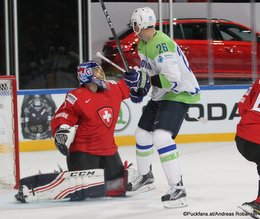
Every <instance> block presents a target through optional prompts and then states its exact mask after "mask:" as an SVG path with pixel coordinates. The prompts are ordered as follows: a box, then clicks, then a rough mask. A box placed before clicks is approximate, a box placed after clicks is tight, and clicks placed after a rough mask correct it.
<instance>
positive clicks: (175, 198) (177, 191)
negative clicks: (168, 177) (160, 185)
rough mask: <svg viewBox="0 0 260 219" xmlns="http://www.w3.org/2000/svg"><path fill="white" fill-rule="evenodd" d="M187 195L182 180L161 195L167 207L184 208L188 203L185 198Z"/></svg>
mask: <svg viewBox="0 0 260 219" xmlns="http://www.w3.org/2000/svg"><path fill="white" fill-rule="evenodd" d="M186 196H187V195H186V191H185V188H184V186H183V183H182V181H180V182H179V183H178V184H176V185H174V186H172V187H171V188H170V189H169V190H168V192H167V193H166V194H165V195H163V196H162V197H161V201H162V203H163V205H164V207H165V208H182V207H186V206H187V205H188V204H187V202H186V199H185V198H186Z"/></svg>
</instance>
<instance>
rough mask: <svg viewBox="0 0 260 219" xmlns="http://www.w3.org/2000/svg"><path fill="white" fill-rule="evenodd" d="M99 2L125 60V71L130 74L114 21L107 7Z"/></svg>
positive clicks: (100, 0) (101, 0) (101, 1)
mask: <svg viewBox="0 0 260 219" xmlns="http://www.w3.org/2000/svg"><path fill="white" fill-rule="evenodd" d="M99 2H100V4H101V7H102V10H103V12H104V15H105V17H106V20H107V23H108V26H109V27H110V30H111V32H112V34H113V37H114V40H115V42H116V45H117V48H118V51H119V53H120V56H121V58H122V60H123V63H124V66H125V69H126V70H127V71H128V72H129V71H130V69H129V65H128V62H127V60H126V57H125V54H124V52H123V50H122V48H121V44H120V41H119V39H118V36H117V34H116V31H115V28H114V25H113V23H112V21H111V19H110V16H109V14H108V12H107V9H106V6H105V4H104V2H103V0H99Z"/></svg>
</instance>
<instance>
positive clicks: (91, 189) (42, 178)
mask: <svg viewBox="0 0 260 219" xmlns="http://www.w3.org/2000/svg"><path fill="white" fill-rule="evenodd" d="M125 164H126V163H125ZM125 167H126V165H125ZM127 178H128V172H127V170H126V168H125V170H124V176H122V177H120V178H116V179H114V180H106V181H105V177H104V170H103V169H89V170H80V171H63V172H59V173H58V172H57V173H47V174H38V175H34V176H29V177H25V178H23V179H21V180H20V188H19V190H18V193H17V194H16V195H15V198H16V200H17V201H20V202H22V203H26V202H33V201H40V200H63V199H69V200H70V201H81V200H84V199H86V198H96V197H104V196H110V197H116V196H125V193H126V185H127Z"/></svg>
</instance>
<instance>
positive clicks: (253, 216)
mask: <svg viewBox="0 0 260 219" xmlns="http://www.w3.org/2000/svg"><path fill="white" fill-rule="evenodd" d="M237 207H238V208H239V209H241V210H242V211H243V212H244V213H246V214H247V215H248V216H250V217H252V218H255V219H260V215H257V214H255V213H254V211H253V209H252V210H251V212H250V209H246V208H244V207H243V206H237Z"/></svg>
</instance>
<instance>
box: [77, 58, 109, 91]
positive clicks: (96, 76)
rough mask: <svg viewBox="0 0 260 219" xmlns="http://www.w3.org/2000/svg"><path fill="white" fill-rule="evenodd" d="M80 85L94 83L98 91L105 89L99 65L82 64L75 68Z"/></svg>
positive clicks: (92, 63)
mask: <svg viewBox="0 0 260 219" xmlns="http://www.w3.org/2000/svg"><path fill="white" fill-rule="evenodd" d="M77 77H78V80H79V83H80V85H83V84H86V83H94V84H96V85H97V86H98V88H100V89H106V83H105V80H106V76H105V73H104V71H103V69H102V67H101V66H100V65H98V64H97V63H96V62H94V61H89V62H84V63H82V64H80V65H79V66H78V67H77Z"/></svg>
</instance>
